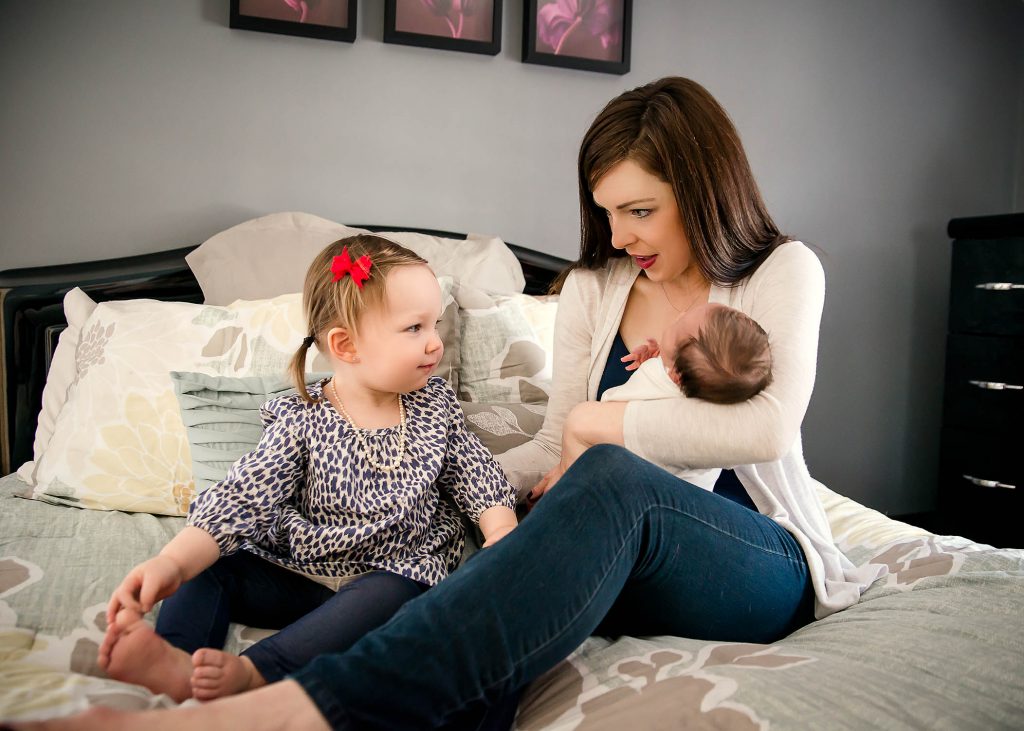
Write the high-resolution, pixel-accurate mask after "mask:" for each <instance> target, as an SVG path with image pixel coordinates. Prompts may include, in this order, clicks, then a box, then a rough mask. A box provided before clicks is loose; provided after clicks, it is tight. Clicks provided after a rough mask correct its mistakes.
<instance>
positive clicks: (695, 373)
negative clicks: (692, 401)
mask: <svg viewBox="0 0 1024 731" xmlns="http://www.w3.org/2000/svg"><path fill="white" fill-rule="evenodd" d="M673 363H674V366H675V370H676V373H677V374H678V376H679V381H678V383H679V388H680V389H681V390H682V391H683V393H685V394H686V395H687V396H689V397H690V398H699V399H703V400H704V401H711V402H712V403H716V404H738V403H740V402H742V401H746V400H747V399H749V398H751V397H753V396H756V395H757V394H759V393H760V392H761V391H762V390H763V389H764V388H765V387H766V386H767V385H768V384H769V383H771V382H772V353H771V348H770V347H769V345H768V335H767V334H766V333H765V331H764V329H762V327H761V326H760V325H758V324H757V323H756V322H754V320H753V319H751V318H750V317H748V316H747V315H745V314H743V313H742V312H740V311H739V310H735V309H733V308H731V307H712V308H711V309H710V310H709V311H708V314H707V319H706V320H705V321H704V323H703V324H702V325H701V327H700V330H699V332H698V333H697V337H695V338H691V339H690V340H689V341H687V342H684V343H681V344H680V345H679V349H678V350H677V351H676V353H675V357H674V359H673Z"/></svg>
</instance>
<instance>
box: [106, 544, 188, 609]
mask: <svg viewBox="0 0 1024 731" xmlns="http://www.w3.org/2000/svg"><path fill="white" fill-rule="evenodd" d="M181 582H182V574H181V567H180V566H178V564H177V563H176V562H175V561H173V560H172V559H170V558H168V557H167V556H154V557H153V558H151V559H149V560H148V561H143V562H142V563H140V564H139V565H138V566H136V567H135V568H133V569H132V570H131V571H129V572H128V575H127V576H125V577H124V580H123V581H122V582H121V584H120V586H118V587H117V588H116V589H114V593H113V594H112V595H111V597H110V602H109V603H108V604H107V626H108V627H109V626H110V625H112V624H114V623H115V622H116V621H117V619H118V612H120V611H121V610H122V609H127V610H129V611H130V612H133V613H135V614H137V615H139V616H141V615H143V614H145V613H146V612H148V611H149V610H150V609H152V608H153V605H154V604H156V603H157V602H158V601H160V600H161V599H163V598H164V597H168V596H170V595H171V594H173V593H174V592H175V591H177V590H178V587H179V586H181Z"/></svg>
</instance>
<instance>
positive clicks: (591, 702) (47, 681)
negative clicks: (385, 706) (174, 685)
mask: <svg viewBox="0 0 1024 731" xmlns="http://www.w3.org/2000/svg"><path fill="white" fill-rule="evenodd" d="M25 489H26V486H25V485H24V483H22V482H21V481H20V480H19V479H18V478H17V477H15V476H8V477H5V478H2V479H0V718H2V719H6V720H11V719H24V718H45V717H51V716H57V715H64V714H67V713H71V712H74V711H76V710H80V709H83V708H85V707H87V706H89V705H92V704H103V705H109V706H116V707H121V708H147V707H153V706H172V705H174V704H173V703H172V702H171V701H170V700H169V699H167V698H166V697H162V696H153V695H152V694H150V693H149V692H148V691H146V690H145V689H142V688H139V687H135V686H131V685H126V684H124V683H118V682H115V681H111V680H109V679H106V678H104V677H103V673H102V672H101V671H100V670H99V668H98V667H97V666H96V661H95V659H96V650H97V648H98V644H99V642H100V640H101V638H102V636H103V629H104V619H103V614H104V608H105V605H106V602H107V599H108V598H109V596H110V592H111V590H112V589H113V587H114V586H115V585H116V584H117V582H119V581H120V579H121V578H122V577H123V576H124V574H125V572H126V571H127V570H128V569H129V568H130V567H131V566H133V565H134V564H135V563H137V562H138V561H140V560H142V559H144V558H146V557H148V556H150V555H152V554H153V553H155V552H156V551H157V550H159V548H160V547H161V546H162V545H163V544H164V543H166V541H167V540H168V539H169V538H170V537H171V536H173V535H174V533H175V532H176V531H177V530H178V529H179V528H180V527H181V525H182V522H183V521H182V519H181V518H169V517H155V516H153V515H148V514H138V513H135V514H128V513H118V512H100V511H89V510H78V509H75V508H69V507H62V506H56V505H49V504H45V503H42V502H38V501H33V500H28V499H24V498H21V497H17V496H16V495H17V493H20V492H23V491H24V490H25ZM822 500H823V502H824V503H825V506H826V510H827V511H828V514H829V518H830V520H831V522H832V527H833V532H834V534H835V535H836V536H837V542H838V543H839V544H840V546H841V547H842V548H843V550H844V551H845V552H846V553H847V555H848V556H849V557H850V558H851V559H852V560H853V561H854V562H855V563H865V562H871V563H885V564H888V565H889V568H890V572H889V575H888V576H886V577H884V578H883V579H880V580H879V581H877V582H876V583H875V584H874V585H873V586H872V587H871V588H870V589H869V590H868V592H867V593H866V594H865V595H864V597H863V599H862V601H861V602H860V603H859V604H857V605H856V606H854V607H851V608H850V609H847V610H845V611H843V612H840V613H838V614H835V615H833V616H831V617H828V618H826V619H824V620H820V621H818V622H815V623H813V624H812V625H810V626H808V627H805V628H803V629H801V630H800V631H798V632H796V633H794V634H792V635H791V636H789V637H786V638H785V639H783V640H781V641H779V642H777V643H774V644H772V645H747V644H734V643H714V642H702V641H701V642H698V641H694V640H689V639H684V638H678V637H649V638H633V637H622V638H618V639H615V640H611V639H606V638H597V637H595V638H591V639H590V640H588V641H587V642H586V643H584V645H583V646H582V647H580V648H579V650H577V651H576V652H575V653H574V654H573V655H572V656H571V657H570V658H568V659H567V660H566V661H565V662H563V663H562V664H560V665H559V666H558V667H556V668H554V669H553V670H552V671H550V672H549V673H548V674H547V675H545V676H544V677H542V678H540V679H538V680H537V681H536V682H535V683H533V685H532V686H531V687H530V688H529V690H528V692H527V693H526V695H525V697H524V699H523V703H522V705H521V708H520V712H519V715H518V718H517V728H520V729H579V730H581V731H582V730H584V729H609V730H611V729H616V730H619V729H636V730H638V731H639V730H646V729H678V728H692V729H697V728H715V729H744V730H745V729H768V728H772V729H814V730H818V729H958V730H959V729H1021V728H1024V551H1020V550H1009V549H1002V550H998V549H994V548H992V547H989V546H984V545H979V544H975V543H971V542H970V541H967V540H965V539H963V538H958V537H952V536H945V537H942V536H933V535H931V534H928V533H925V532H924V531H921V530H918V529H915V528H911V527H910V526H906V525H903V524H901V523H897V522H895V521H891V520H889V519H888V518H885V517H884V516H881V515H879V514H878V513H876V512H874V511H871V510H868V509H867V508H864V507H862V506H859V505H857V504H856V503H854V502H852V501H849V500H846V499H844V498H841V497H839V496H837V495H835V494H834V493H830V492H828V491H825V490H823V491H822ZM262 634H263V633H262V632H261V631H260V630H252V629H247V628H245V627H241V626H237V627H234V628H233V632H232V633H231V636H230V639H229V649H232V650H235V651H237V650H239V649H241V648H242V647H244V646H245V645H246V644H247V643H249V642H252V641H253V640H254V639H255V638H258V637H259V636H262Z"/></svg>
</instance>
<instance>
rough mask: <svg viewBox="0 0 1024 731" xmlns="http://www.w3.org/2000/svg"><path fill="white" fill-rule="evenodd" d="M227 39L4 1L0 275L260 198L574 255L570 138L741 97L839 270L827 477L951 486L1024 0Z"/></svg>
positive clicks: (110, 246) (815, 464)
mask: <svg viewBox="0 0 1024 731" xmlns="http://www.w3.org/2000/svg"><path fill="white" fill-rule="evenodd" d="M505 5H506V7H505V13H504V34H503V51H502V53H501V54H500V55H499V56H497V57H496V58H491V57H487V56H479V55H473V54H465V53H453V52H447V51H436V50H428V49H421V48H410V47H404V46H396V45H384V44H383V43H382V42H381V35H382V33H381V25H382V22H383V11H382V3H379V2H378V1H377V0H363V1H362V2H360V3H359V12H360V21H359V38H358V40H357V42H356V43H355V44H351V45H350V44H345V43H337V42H331V41H319V40H312V39H305V38H292V37H288V36H281V35H271V34H264V33H254V32H248V31H235V30H229V29H228V27H227V7H228V2H227V0H191V1H189V2H185V1H181V0H179V1H177V2H160V3H148V2H137V1H136V0H121V1H114V0H109V1H105V2H99V1H95V2H91V3H83V2H77V3H68V2H53V1H51V2H34V3H18V2H13V1H9V2H3V10H4V13H3V17H4V22H3V24H2V25H0V98H2V99H3V106H2V109H0V150H2V152H0V164H2V168H0V169H2V170H3V175H2V180H3V193H2V195H0V220H2V221H3V222H4V234H3V236H2V238H0V247H2V248H0V269H5V268H10V267H18V266H28V265H37V264H38V265H41V264H48V263H55V262H66V261H72V260H84V259H93V258H100V257H111V256H120V255H126V254H134V253H143V252H150V251H156V250H159V249H163V248H169V247H176V246H182V245H185V244H190V243H198V242H200V241H202V240H204V239H205V238H207V237H208V236H210V235H212V234H214V233H216V232H217V231H219V230H221V229H224V228H226V227H228V226H231V225H233V224H235V223H238V222H240V221H243V220H245V219H247V218H250V217H252V216H257V215H262V214H265V213H268V212H272V211H280V210H305V211H309V212H312V213H316V214H319V215H322V216H325V217H328V218H331V219H334V220H338V221H343V222H350V223H354V222H376V223H395V224H405V225H417V226H428V227H435V228H447V229H453V230H462V231H480V232H490V233H496V234H499V235H501V236H503V237H505V238H506V239H507V240H510V241H514V242H516V243H520V244H523V245H526V246H531V247H534V248H537V249H541V250H544V251H549V252H552V253H555V254H559V255H562V256H566V257H569V256H571V255H572V254H573V252H574V250H575V247H576V244H577V211H578V208H577V201H576V189H575V185H576V183H575V154H576V147H577V144H578V142H579V138H580V136H581V135H582V133H583V131H584V129H585V127H586V125H587V124H588V123H589V121H590V120H591V119H592V117H593V115H594V114H595V113H596V112H597V111H598V109H599V108H600V107H601V106H602V104H603V103H604V102H605V101H607V100H608V99H609V98H611V97H612V96H614V95H615V94H617V93H618V92H619V91H621V90H622V89H624V88H627V87H632V86H636V85H638V84H640V83H643V82H646V81H649V80H651V79H654V78H657V77H659V76H662V75H666V74H682V75H687V76H691V77H693V78H695V79H697V80H699V81H700V82H701V83H703V84H704V85H705V86H707V87H708V88H709V89H710V90H711V92H712V93H713V94H715V95H716V96H717V97H718V98H719V99H720V100H721V101H722V102H723V103H724V105H725V106H726V108H727V109H729V110H730V112H731V114H732V115H733V118H734V120H735V121H736V124H737V126H738V127H739V129H740V132H741V133H742V135H743V137H744V140H745V142H746V145H747V148H748V152H749V153H750V157H751V160H752V163H753V166H754V170H755V172H756V173H757V175H758V177H759V179H760V181H761V184H762V188H763V191H764V194H765V197H766V198H767V200H768V203H769V205H770V207H771V208H772V210H773V211H774V213H775V215H776V217H777V219H778V221H779V223H780V225H781V226H782V227H783V228H784V229H785V230H786V231H787V232H790V233H792V234H793V235H796V236H799V237H801V238H803V239H804V240H806V241H809V242H812V243H813V244H815V245H816V246H817V247H818V248H819V250H820V252H821V256H822V260H823V263H824V265H825V268H826V272H827V276H828V295H827V302H826V310H825V315H824V323H823V329H822V340H821V356H820V364H819V377H818V383H817V388H816V392H815V397H814V400H813V402H812V404H811V408H810V412H809V413H808V415H807V419H806V422H805V429H804V435H805V442H806V452H807V458H808V461H809V463H810V466H811V469H812V472H813V473H814V474H815V475H816V476H817V477H818V478H819V479H821V480H822V481H824V482H826V483H827V484H830V485H831V486H832V487H834V488H835V489H837V490H839V491H840V492H843V493H845V494H848V495H850V496H852V497H854V498H856V499H858V500H861V501H862V502H865V503H867V504H869V505H871V506H873V507H876V508H879V509H881V510H884V511H888V512H893V513H903V512H911V511H917V510H925V509H928V508H930V507H932V505H933V504H934V496H935V478H936V471H937V470H936V461H937V454H938V435H939V421H940V410H941V396H942V389H941V379H942V371H943V342H944V330H945V319H946V309H947V286H948V285H947V282H948V275H949V263H948V262H949V244H948V240H947V238H946V235H945V225H946V222H947V220H948V219H949V218H951V217H955V216H966V215H980V214H990V213H1003V212H1007V211H1010V210H1012V209H1014V208H1016V209H1018V210H1024V139H1022V129H1024V52H1022V51H1021V48H1022V47H1024V4H1022V3H1021V2H1020V0H983V1H971V2H965V1H964V0H899V1H894V0H858V1H857V2H848V1H846V0H703V1H700V0H689V1H678V0H638V1H637V2H636V3H635V5H636V8H635V11H634V15H635V23H634V33H633V71H632V72H631V73H630V74H628V75H626V76H624V77H618V76H609V75H604V74H596V73H588V72H581V71H571V70H564V69H553V68H547V67H541V66H531V65H524V64H522V63H520V62H519V60H518V58H519V44H520V36H521V30H522V20H521V10H522V2H519V1H518V0H507V1H506V3H505Z"/></svg>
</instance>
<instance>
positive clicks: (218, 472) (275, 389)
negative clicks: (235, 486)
mask: <svg viewBox="0 0 1024 731" xmlns="http://www.w3.org/2000/svg"><path fill="white" fill-rule="evenodd" d="M170 375H171V381H172V382H173V383H174V392H175V394H177V396H178V405H179V406H180V407H181V420H182V422H184V424H185V432H186V434H187V435H188V444H189V449H190V450H191V453H192V478H193V481H194V482H195V489H196V493H200V492H202V491H203V490H205V489H206V488H208V487H209V486H210V485H212V484H213V483H215V482H219V481H220V480H223V479H224V478H225V477H226V476H227V473H228V470H229V469H230V468H231V465H233V464H234V463H235V462H236V461H237V460H238V459H239V457H241V456H242V455H244V454H247V453H248V452H250V451H252V450H253V449H254V448H255V447H256V445H257V444H258V443H259V440H260V437H261V436H262V435H263V422H262V421H261V420H260V406H262V405H263V404H265V403H266V402H267V401H269V400H270V399H272V398H277V397H278V396H284V395H285V394H289V393H294V392H295V388H294V386H292V384H291V382H290V381H289V380H287V379H285V378H281V377H264V376H248V377H245V378H232V377H229V376H210V375H206V374H204V373H187V372H180V371H171V374H170ZM330 375H331V374H330V373H307V374H306V383H307V384H311V383H315V382H316V381H319V380H321V379H323V378H327V377H329V376H330Z"/></svg>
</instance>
